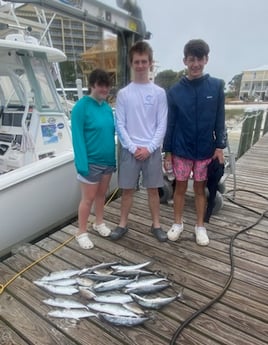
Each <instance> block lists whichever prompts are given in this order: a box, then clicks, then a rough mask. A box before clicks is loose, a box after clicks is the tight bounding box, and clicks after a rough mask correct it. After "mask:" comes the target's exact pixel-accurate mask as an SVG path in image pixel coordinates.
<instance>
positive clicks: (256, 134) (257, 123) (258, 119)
mask: <svg viewBox="0 0 268 345" xmlns="http://www.w3.org/2000/svg"><path fill="white" fill-rule="evenodd" d="M263 113H264V110H259V111H258V113H257V117H256V120H255V128H254V135H253V140H252V145H254V144H256V142H257V141H258V140H259V139H260V136H261V125H262V119H263Z"/></svg>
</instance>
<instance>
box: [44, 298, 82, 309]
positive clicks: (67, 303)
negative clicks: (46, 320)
mask: <svg viewBox="0 0 268 345" xmlns="http://www.w3.org/2000/svg"><path fill="white" fill-rule="evenodd" d="M43 302H44V303H45V304H48V305H51V306H53V307H58V308H65V309H88V307H87V306H86V305H85V304H83V303H80V302H77V301H74V300H70V299H65V298H48V299H44V300H43Z"/></svg>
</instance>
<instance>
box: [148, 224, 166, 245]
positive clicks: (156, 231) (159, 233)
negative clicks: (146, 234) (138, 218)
mask: <svg viewBox="0 0 268 345" xmlns="http://www.w3.org/2000/svg"><path fill="white" fill-rule="evenodd" d="M151 232H152V234H153V235H154V236H155V237H156V238H157V239H158V241H159V242H165V241H167V239H168V237H167V233H166V232H165V231H164V230H163V229H162V228H161V227H160V228H154V227H153V225H152V227H151Z"/></svg>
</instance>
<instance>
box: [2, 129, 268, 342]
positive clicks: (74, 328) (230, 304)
mask: <svg viewBox="0 0 268 345" xmlns="http://www.w3.org/2000/svg"><path fill="white" fill-rule="evenodd" d="M267 147H268V135H266V136H264V137H262V138H261V139H260V141H259V142H258V143H257V144H256V145H255V146H253V147H252V148H251V149H250V150H249V151H248V152H247V153H246V154H245V155H244V156H243V157H242V158H240V159H239V161H238V162H237V165H236V176H237V191H236V201H237V202H239V203H241V204H243V205H245V206H246V207H249V208H253V209H254V210H256V211H257V212H259V213H262V212H263V211H265V210H266V209H267V198H268V178H267V171H268V155H267ZM226 183H227V190H230V189H231V188H232V176H231V175H230V176H229V177H228V179H227V181H226ZM240 189H243V190H250V191H254V192H256V193H260V194H262V195H264V196H265V198H266V199H265V198H261V197H260V196H258V195H257V194H254V193H248V192H245V191H240ZM119 207H120V199H119V200H115V201H113V202H111V203H110V204H109V205H107V206H106V208H105V219H106V220H107V223H109V224H110V225H111V226H115V225H116V224H117V223H118V221H119V213H120V210H119ZM172 214H173V212H172V206H171V205H161V221H162V224H163V227H164V228H165V229H168V228H169V227H170V225H171V224H172ZM194 217H195V214H194V203H193V196H192V195H191V193H190V192H189V193H188V194H187V200H186V209H185V231H184V232H183V234H182V238H181V240H180V241H179V242H176V243H171V242H166V243H161V244H160V243H159V242H157V240H156V239H155V238H153V237H152V235H151V234H150V231H149V229H150V225H151V221H150V217H149V211H148V207H147V199H146V193H145V191H144V190H140V191H137V193H136V194H135V199H134V204H133V208H132V212H131V215H130V217H129V228H130V231H129V232H128V234H127V235H126V236H125V237H124V238H122V239H120V240H119V241H117V242H111V241H110V240H108V239H103V238H100V237H99V236H97V235H95V234H92V239H93V241H94V243H95V248H94V249H92V250H89V251H86V250H81V249H80V248H79V247H78V245H77V243H76V241H75V240H71V241H70V242H68V243H67V244H66V245H64V246H63V247H61V248H60V249H58V250H57V251H55V252H54V253H53V254H51V255H49V256H47V257H46V258H44V259H43V260H42V261H40V262H39V263H38V264H36V265H34V266H33V267H31V268H30V269H28V270H26V271H25V272H24V273H21V274H20V276H19V277H18V278H17V279H15V280H14V281H13V282H12V283H11V284H10V285H8V286H7V287H6V288H5V290H4V291H3V293H2V294H1V295H0V311H1V312H0V344H1V345H12V344H14V345H15V344H16V345H26V344H35V345H45V344H51V345H52V344H53V345H56V344H59V345H82V344H84V345H106V344H109V345H111V344H114V345H121V344H122V345H131V344H135V345H152V344H155V345H167V344H171V343H172V340H171V339H172V337H173V335H174V333H175V332H176V330H177V328H178V327H179V326H180V325H181V324H182V322H183V321H184V320H186V319H187V318H189V317H190V316H191V315H192V314H193V313H195V312H197V311H198V310H200V308H202V307H204V306H205V305H207V304H208V303H209V302H210V301H212V300H213V299H214V298H216V296H218V295H219V294H220V293H221V291H222V290H223V288H224V286H225V285H226V283H227V281H228V278H229V275H230V271H231V267H230V254H229V251H230V240H231V238H232V237H233V236H235V234H237V233H238V232H239V231H241V230H243V229H245V228H247V227H250V225H251V224H254V223H256V222H257V220H258V218H259V215H258V214H257V213H254V212H251V211H249V210H248V209H245V208H241V207H239V206H237V205H234V204H232V203H231V202H230V201H228V200H225V202H224V206H223V208H222V209H221V210H220V212H219V213H218V214H217V215H215V216H213V217H212V218H211V220H210V223H209V224H208V225H207V229H208V232H209V237H210V244H209V246H208V247H200V246H197V245H196V243H195V240H194V236H193V227H194V223H195V220H194ZM267 229H268V220H267V218H265V217H264V218H263V219H261V220H260V222H258V223H257V224H256V225H253V227H252V228H249V230H247V231H246V232H242V233H241V234H239V235H238V236H237V238H236V239H235V241H234V245H233V253H234V264H235V268H234V279H233V280H232V282H231V285H230V286H229V288H228V289H227V291H226V292H225V294H224V295H223V296H222V298H221V299H220V300H219V301H217V302H216V303H214V304H213V305H212V306H211V307H210V308H208V309H207V310H206V311H205V312H203V313H201V314H200V315H199V316H198V317H196V318H194V320H193V321H192V322H191V323H189V324H188V325H187V326H186V327H185V328H184V329H183V330H182V332H181V334H180V335H179V337H178V338H177V340H176V342H174V344H182V345H220V344H221V345H223V344H224V345H265V344H266V345H267V339H268V322H267V320H268V299H267V296H268V293H267V291H268V250H267V248H268V245H267V244H268V231H267ZM75 230H76V224H75V223H74V224H72V225H69V226H67V227H65V228H63V229H61V230H59V231H57V232H54V233H53V234H51V235H50V236H48V237H46V238H44V239H42V240H40V241H39V242H38V243H35V244H34V245H28V246H25V247H24V249H23V250H21V251H20V252H18V253H16V254H14V255H12V256H11V257H9V258H7V259H5V260H3V261H2V262H1V263H0V277H1V278H0V281H1V283H2V284H4V283H6V282H8V281H9V280H10V279H11V278H12V277H14V275H15V274H16V273H17V272H20V271H21V270H23V269H24V268H25V267H27V266H28V265H29V264H31V263H32V262H33V261H34V260H37V259H39V258H41V257H42V256H43V255H45V254H47V253H48V252H49V251H52V250H54V249H55V248H57V247H58V246H59V245H60V244H61V243H63V242H64V241H66V240H68V239H70V238H72V237H71V236H72V235H73V234H74V231H75ZM2 231H3V229H2ZM118 260H120V261H123V262H124V263H141V262H144V261H147V260H151V261H152V263H151V265H150V266H149V267H150V269H151V270H153V271H160V272H162V273H163V274H167V275H168V278H169V279H170V280H172V281H173V288H174V289H175V290H176V291H180V289H181V288H182V287H183V298H182V299H179V300H177V301H175V302H173V303H171V304H169V305H168V306H166V307H164V308H162V309H161V310H160V311H155V312H153V313H152V315H153V317H152V319H151V320H149V321H146V322H145V323H144V324H143V325H142V326H136V327H131V328H127V327H114V326H110V325H108V324H106V323H103V322H101V321H100V320H98V319H96V318H90V319H83V320H82V321H79V322H76V321H74V320H65V319H55V318H51V317H48V316H47V312H48V311H49V310H50V309H51V308H52V307H49V306H47V305H45V304H44V303H43V302H42V300H43V299H45V298H48V297H51V294H50V293H48V292H46V291H45V290H43V289H41V288H39V287H37V286H36V285H34V284H33V283H32V281H33V280H35V279H39V278H41V277H42V276H43V275H45V274H48V272H51V271H57V270H63V269H67V268H70V267H76V268H83V267H85V266H89V265H94V264H97V263H101V262H111V261H118ZM165 293H166V294H167V295H168V292H165ZM174 340H175V339H174Z"/></svg>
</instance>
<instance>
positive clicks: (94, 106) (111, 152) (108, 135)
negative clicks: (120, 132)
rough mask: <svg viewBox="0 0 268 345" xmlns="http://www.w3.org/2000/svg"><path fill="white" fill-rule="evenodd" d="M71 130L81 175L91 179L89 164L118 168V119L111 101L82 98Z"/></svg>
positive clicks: (74, 115) (72, 118) (76, 106)
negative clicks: (116, 141)
mask: <svg viewBox="0 0 268 345" xmlns="http://www.w3.org/2000/svg"><path fill="white" fill-rule="evenodd" d="M71 129H72V140H73V148H74V162H75V167H76V170H77V172H78V173H79V174H81V175H82V176H87V175H88V174H89V164H95V165H100V166H116V160H115V125H114V116H113V112H112V108H111V107H110V106H109V104H108V103H107V102H105V101H103V102H102V103H98V102H97V101H96V100H95V99H93V98H92V97H90V96H84V97H82V98H81V99H80V100H78V101H77V103H76V104H75V105H74V107H73V109H72V115H71Z"/></svg>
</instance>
